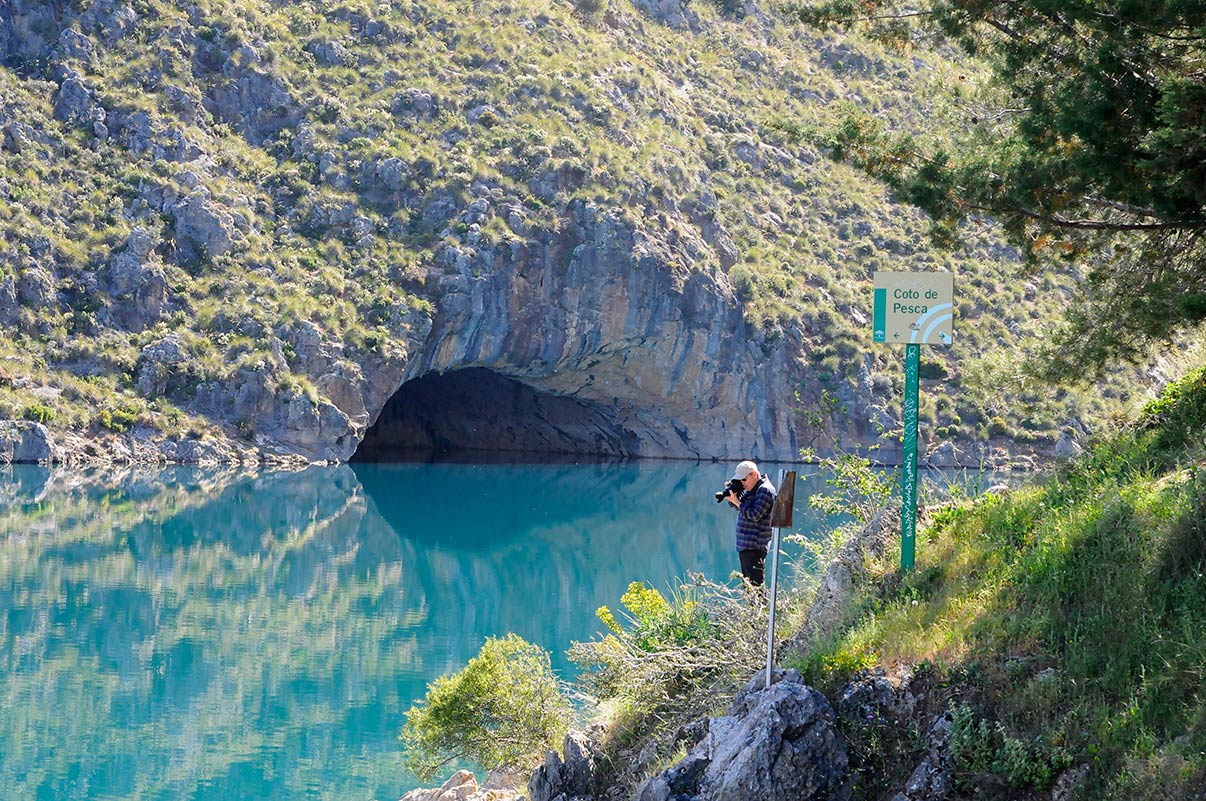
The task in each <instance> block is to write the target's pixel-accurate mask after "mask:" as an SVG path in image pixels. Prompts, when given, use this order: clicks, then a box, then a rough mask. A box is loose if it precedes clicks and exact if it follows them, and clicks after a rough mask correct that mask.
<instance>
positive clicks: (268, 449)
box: [0, 420, 1080, 472]
mask: <svg viewBox="0 0 1206 801" xmlns="http://www.w3.org/2000/svg"><path fill="white" fill-rule="evenodd" d="M1079 449H1080V446H1079V445H1078V444H1076V443H1075V442H1074V441H1070V444H1069V446H1068V447H1067V448H1066V449H1065V448H1060V447H1056V448H1055V449H1054V451H1047V452H1044V451H1040V450H1035V449H1033V448H1020V447H1013V448H1011V447H1008V446H1007V445H1004V444H997V443H974V444H972V445H971V446H969V447H967V448H964V449H960V448H957V447H955V446H954V445H953V444H952V443H949V442H947V443H944V444H943V446H942V447H939V448H938V449H936V450H934V451H931V452H930V453H928V454H925V455H924V456H923V457H922V459H921V465H922V466H923V467H929V468H939V469H943V468H950V469H973V470H975V469H979V470H985V471H989V472H1010V471H1022V472H1032V471H1036V470H1043V469H1046V468H1047V467H1049V466H1050V465H1051V464H1052V463H1053V462H1054V461H1055V460H1057V459H1060V458H1063V457H1066V456H1069V455H1074V454H1075V453H1078V452H1079ZM517 453H519V451H517ZM525 453H526V452H525ZM549 455H550V456H553V455H556V456H565V454H549ZM571 455H572V454H571ZM827 455H830V454H828V453H824V452H822V453H820V456H827ZM576 456H577V457H579V458H583V459H590V458H592V457H593V456H596V455H593V454H577V455H576ZM597 456H599V457H600V458H607V457H609V456H610V457H611V458H617V457H616V455H615V454H598V455H597ZM618 458H633V457H623V456H621V457H618ZM654 458H683V459H691V460H700V461H707V459H708V457H706V456H694V457H685V456H682V457H674V456H669V457H666V456H663V457H654ZM717 458H720V457H716V458H713V459H712V461H716V460H717ZM346 461H347V458H346V457H345V458H335V457H332V458H326V459H315V458H312V457H311V456H306V455H303V454H300V453H295V452H290V451H287V450H283V449H281V448H280V447H277V446H275V445H274V444H273V443H270V442H268V441H262V442H260V443H258V444H252V443H248V442H244V441H240V440H238V439H235V438H232V437H229V436H226V435H224V434H222V433H220V432H206V433H204V434H202V435H199V436H193V435H186V436H179V435H164V434H163V433H162V432H158V431H154V430H151V429H140V428H135V429H133V430H132V431H130V432H127V433H122V434H117V433H103V434H81V433H70V432H66V433H65V432H58V431H56V432H52V431H51V430H50V429H49V428H47V427H46V426H45V425H43V424H42V423H38V422H33V421H29V420H0V465H2V464H57V465H67V466H72V465H74V466H89V467H94V466H105V465H123V466H125V465H169V464H192V465H199V466H218V465H262V466H282V467H291V468H296V467H301V466H305V465H308V464H339V463H342V462H346ZM798 461H799V460H795V462H798ZM872 463H873V464H876V465H877V466H881V467H887V468H891V467H898V466H899V463H894V462H892V461H877V460H874V459H873V460H872Z"/></svg>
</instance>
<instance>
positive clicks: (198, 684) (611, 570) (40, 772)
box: [0, 462, 823, 801]
mask: <svg viewBox="0 0 1206 801" xmlns="http://www.w3.org/2000/svg"><path fill="white" fill-rule="evenodd" d="M731 468H732V465H729V464H727V463H724V464H694V463H687V462H638V463H620V464H560V465H533V464H526V465H451V464H413V465H412V464H407V465H355V466H353V467H349V466H335V467H312V468H308V469H306V470H303V471H300V472H263V471H238V470H214V469H201V468H193V467H174V468H167V469H155V470H130V471H124V472H114V471H109V472H87V471H79V470H77V471H68V470H59V469H55V470H53V471H52V470H50V469H48V468H41V467H33V466H16V467H12V468H7V469H6V470H5V471H3V472H0V801H9V800H10V799H11V800H12V801H16V800H17V799H22V800H23V801H24V800H25V799H54V801H66V800H67V799H89V800H96V801H99V800H101V799H163V800H164V801H166V800H167V799H171V801H178V800H179V799H193V800H194V801H210V800H211V799H212V800H213V801H217V800H218V799H222V800H223V801H226V800H227V799H282V800H283V799H291V800H292V799H340V801H345V800H350V801H354V800H356V799H366V800H367V799H379V801H395V799H397V798H398V797H399V796H401V795H402V794H403V793H404V792H405V791H406V790H408V789H410V788H412V787H414V786H415V781H414V780H413V778H412V777H410V776H409V775H408V774H407V773H406V772H405V771H404V769H403V768H402V766H401V760H400V756H401V755H400V751H399V746H398V742H397V735H398V732H399V731H400V729H401V726H402V724H403V722H404V719H405V712H406V710H407V709H409V708H410V706H411V705H412V704H413V703H414V702H415V701H416V700H417V699H419V698H421V697H422V695H423V694H424V692H425V689H426V684H427V682H429V681H431V680H432V679H434V678H436V677H437V676H439V675H442V674H444V673H448V672H452V671H456V670H459V669H460V668H461V667H463V666H464V664H465V662H466V661H467V660H468V659H469V658H470V657H472V656H474V655H475V654H476V653H477V651H478V649H479V648H480V647H481V644H482V643H483V641H484V640H485V638H486V637H489V636H501V635H504V634H506V633H507V632H511V631H513V632H516V633H517V634H519V635H520V636H522V637H524V638H525V639H527V640H529V641H531V642H534V643H537V644H539V645H541V646H542V647H544V648H545V649H547V650H549V651H550V652H551V653H552V655H553V664H554V666H555V668H557V669H558V671H559V672H561V673H562V674H563V675H568V673H569V672H570V671H572V665H571V664H570V663H569V662H568V660H567V659H566V658H565V650H566V649H567V648H568V647H569V645H570V643H571V642H572V641H574V640H586V639H590V638H592V637H594V636H596V635H597V634H599V633H600V632H601V629H602V626H601V624H600V623H599V621H598V620H597V618H596V617H595V610H596V609H597V608H598V607H599V606H600V605H603V604H607V605H608V606H611V607H612V608H613V610H614V609H617V607H618V606H619V598H620V596H621V595H622V594H623V592H624V590H625V588H626V587H627V586H628V584H629V582H632V581H645V582H648V583H650V584H652V585H653V586H655V587H657V588H659V589H662V590H666V589H667V588H668V587H670V586H672V585H673V584H675V583H676V579H677V578H680V577H682V576H684V575H685V574H686V573H687V572H688V571H695V572H700V573H703V574H705V575H706V576H707V577H708V578H711V579H713V580H717V581H727V580H730V573H731V571H733V570H734V569H735V568H736V567H737V556H736V553H735V551H734V550H733V519H734V513H733V512H732V511H731V510H729V509H728V508H727V504H726V505H724V506H721V505H718V504H716V503H715V501H714V500H713V497H712V493H713V492H714V491H715V490H717V489H719V488H720V487H721V485H722V484H723V483H724V481H725V480H726V479H727V478H728V473H729V471H730V470H731ZM770 472H771V473H772V475H773V476H777V475H778V468H777V467H773V466H772V467H771V468H770ZM812 472H814V469H813V468H808V467H804V468H801V473H802V474H807V473H812ZM822 483H823V482H822V481H821V480H820V479H819V478H816V477H813V478H802V479H801V480H800V482H799V483H798V484H797V489H796V501H797V510H796V513H795V521H796V524H797V525H796V527H795V530H796V531H797V532H809V531H813V530H815V529H816V528H817V527H818V526H819V525H820V523H821V520H820V519H819V517H818V514H817V513H816V512H814V511H812V510H811V509H809V508H808V507H807V498H808V496H809V494H810V492H812V491H814V490H816V489H818V488H819V487H821V485H822ZM792 569H793V568H792V567H791V566H788V567H787V569H786V570H787V572H789V573H790V571H791V570H792Z"/></svg>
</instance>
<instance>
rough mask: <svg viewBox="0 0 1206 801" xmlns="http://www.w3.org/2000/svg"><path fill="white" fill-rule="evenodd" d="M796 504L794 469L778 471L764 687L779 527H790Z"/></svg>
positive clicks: (770, 655) (771, 648) (771, 644)
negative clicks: (785, 471)
mask: <svg viewBox="0 0 1206 801" xmlns="http://www.w3.org/2000/svg"><path fill="white" fill-rule="evenodd" d="M795 505H796V471H795V470H788V471H787V473H786V474H784V472H783V471H782V470H780V471H779V492H778V493H777V494H776V495H775V505H774V506H773V507H771V549H770V554H768V555H769V556H770V583H771V597H770V620H769V621H768V623H767V627H766V687H767V689H770V686H771V666H772V665H773V664H774V660H775V598H776V596H777V595H778V593H779V529H781V528H791V513H792V510H793V509H794V508H795Z"/></svg>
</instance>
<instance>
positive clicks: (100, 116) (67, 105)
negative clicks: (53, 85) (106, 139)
mask: <svg viewBox="0 0 1206 801" xmlns="http://www.w3.org/2000/svg"><path fill="white" fill-rule="evenodd" d="M54 116H55V117H56V118H57V119H60V120H62V121H63V122H71V123H75V124H76V125H82V126H85V127H86V126H88V125H95V124H98V123H99V124H103V123H104V121H105V110H104V109H103V108H101V107H100V105H99V104H98V103H96V102H95V98H94V95H93V91H92V87H91V86H89V85H88V84H87V82H85V81H84V77H83V76H82V75H80V73H79V72H77V71H76V70H70V71H68V73H67V76H66V77H65V78H64V79H63V82H62V83H61V84H59V93H58V95H57V96H56V97H55V100H54Z"/></svg>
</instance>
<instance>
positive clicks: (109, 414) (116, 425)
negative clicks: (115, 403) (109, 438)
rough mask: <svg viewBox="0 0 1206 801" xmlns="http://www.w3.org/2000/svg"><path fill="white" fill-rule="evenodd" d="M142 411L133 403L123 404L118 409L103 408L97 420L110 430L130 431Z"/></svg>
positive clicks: (118, 431) (102, 426)
mask: <svg viewBox="0 0 1206 801" xmlns="http://www.w3.org/2000/svg"><path fill="white" fill-rule="evenodd" d="M140 414H141V412H140V410H139V409H138V407H136V406H133V405H123V406H119V407H117V408H116V409H102V410H101V412H100V414H98V415H97V416H96V422H97V424H98V425H100V426H101V428H106V429H108V430H109V431H115V432H117V433H119V434H120V433H122V432H123V431H128V430H129V429H130V427H131V426H133V425H134V424H135V423H137V422H138V418H139V416H140Z"/></svg>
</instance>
